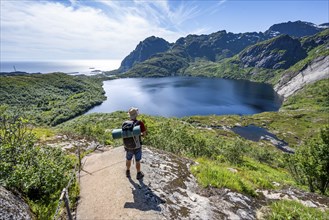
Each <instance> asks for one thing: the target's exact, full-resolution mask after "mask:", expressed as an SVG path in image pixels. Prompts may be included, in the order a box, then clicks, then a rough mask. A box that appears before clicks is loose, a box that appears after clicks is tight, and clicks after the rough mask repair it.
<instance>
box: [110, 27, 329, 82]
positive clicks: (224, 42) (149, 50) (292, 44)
mask: <svg viewBox="0 0 329 220" xmlns="http://www.w3.org/2000/svg"><path fill="white" fill-rule="evenodd" d="M325 28H327V24H322V25H318V26H317V25H315V24H313V23H309V22H302V21H296V22H290V21H289V22H287V23H280V24H275V25H273V26H271V27H270V28H269V30H267V31H266V32H264V33H262V32H259V33H257V32H250V33H239V34H234V33H230V32H226V31H225V30H224V31H218V32H215V33H212V34H209V35H206V34H203V35H188V36H186V37H182V38H180V39H178V40H177V41H176V42H175V43H173V44H169V43H168V42H166V41H165V40H163V39H161V38H157V37H149V38H147V39H145V40H144V41H142V42H140V43H139V44H138V45H137V47H136V49H135V50H134V51H133V52H131V53H130V54H129V55H128V56H127V57H126V58H125V59H124V60H123V61H122V63H121V66H120V68H119V69H118V70H117V71H112V72H111V74H113V73H125V72H127V73H126V74H124V75H123V76H130V77H145V76H153V77H154V76H157V77H158V76H171V75H181V74H182V73H183V72H184V71H185V69H186V68H187V67H188V66H189V65H190V64H191V63H192V62H198V61H200V60H204V61H211V62H219V61H221V60H223V59H226V58H230V57H233V56H234V55H236V54H238V53H239V52H241V51H242V50H244V49H245V48H247V47H248V46H251V45H255V47H254V48H253V49H256V48H257V49H256V50H257V51H252V49H250V50H249V51H248V52H251V54H255V52H259V54H257V57H249V58H247V59H246V60H244V62H245V64H246V63H247V65H246V66H247V67H249V66H252V67H260V68H272V69H280V68H283V69H286V68H288V67H289V66H291V65H293V64H294V63H296V62H297V61H299V60H300V59H302V58H304V57H305V56H306V54H305V51H302V49H301V48H300V42H298V40H296V39H293V38H296V37H305V36H310V35H313V34H316V33H318V32H320V31H322V30H324V29H325ZM282 34H284V35H286V36H285V37H282V38H280V39H281V40H280V41H278V40H277V41H275V42H274V44H272V45H270V46H269V47H270V48H264V49H270V50H268V51H267V52H269V53H270V54H267V52H265V54H264V53H262V51H261V50H262V48H259V46H260V45H259V43H260V42H262V41H265V40H268V39H271V38H273V37H276V36H279V35H282ZM287 35H289V36H287ZM320 43H321V42H320ZM265 44H266V43H265ZM318 44H319V42H318V41H309V42H308V41H305V43H303V49H304V50H306V51H307V50H309V49H310V48H312V47H313V48H314V47H315V46H316V45H318ZM257 46H258V47H257ZM159 53H160V54H159ZM154 55H156V56H154ZM245 55H246V54H245ZM269 55H271V56H269ZM267 58H268V60H267ZM256 61H257V64H256V63H255V62H256ZM137 64H138V66H136V65H137ZM133 67H136V68H133Z"/></svg>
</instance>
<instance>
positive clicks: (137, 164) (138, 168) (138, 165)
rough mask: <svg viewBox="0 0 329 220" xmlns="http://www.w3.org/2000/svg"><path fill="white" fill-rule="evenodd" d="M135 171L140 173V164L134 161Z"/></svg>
mask: <svg viewBox="0 0 329 220" xmlns="http://www.w3.org/2000/svg"><path fill="white" fill-rule="evenodd" d="M136 170H137V173H138V172H140V171H141V162H140V161H138V162H137V161H136Z"/></svg>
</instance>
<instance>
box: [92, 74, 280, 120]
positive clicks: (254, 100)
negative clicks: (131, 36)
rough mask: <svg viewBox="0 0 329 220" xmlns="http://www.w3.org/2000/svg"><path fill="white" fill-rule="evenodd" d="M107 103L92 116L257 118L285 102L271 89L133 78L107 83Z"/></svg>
mask: <svg viewBox="0 0 329 220" xmlns="http://www.w3.org/2000/svg"><path fill="white" fill-rule="evenodd" d="M104 89H105V91H106V96H107V100H106V101H105V102H103V103H102V104H101V105H99V106H96V107H94V108H93V109H91V110H90V111H89V112H88V113H92V112H104V113H105V112H114V111H117V110H123V111H127V110H128V109H129V108H130V107H132V106H133V107H138V108H139V111H140V113H143V114H149V115H158V116H165V117H171V116H174V117H183V116H191V115H210V114H215V115H226V114H239V115H247V114H255V113H260V112H265V111H277V110H278V109H279V108H280V106H281V100H280V98H279V96H278V95H277V94H276V93H275V91H274V90H273V88H272V87H271V86H270V85H267V84H262V83H254V82H249V81H244V80H228V79H214V78H195V77H167V78H133V79H116V80H110V81H105V82H104Z"/></svg>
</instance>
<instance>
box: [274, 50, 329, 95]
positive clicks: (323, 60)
mask: <svg viewBox="0 0 329 220" xmlns="http://www.w3.org/2000/svg"><path fill="white" fill-rule="evenodd" d="M327 78H329V56H322V57H318V58H316V59H315V60H313V61H312V62H311V63H310V64H308V65H307V66H305V67H304V68H303V70H302V71H300V72H298V73H291V74H287V75H285V76H283V77H282V78H281V80H280V82H279V83H278V84H277V85H276V86H275V87H274V90H275V91H276V92H277V93H278V94H279V95H281V96H283V97H284V98H287V97H289V96H291V95H292V94H294V93H295V92H297V91H298V90H300V89H302V88H303V87H304V86H305V85H307V84H309V83H312V82H316V81H318V80H321V79H327Z"/></svg>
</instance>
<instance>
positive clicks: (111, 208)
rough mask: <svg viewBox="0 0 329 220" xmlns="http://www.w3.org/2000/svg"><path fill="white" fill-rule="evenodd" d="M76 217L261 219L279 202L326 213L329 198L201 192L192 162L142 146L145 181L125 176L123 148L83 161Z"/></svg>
mask: <svg viewBox="0 0 329 220" xmlns="http://www.w3.org/2000/svg"><path fill="white" fill-rule="evenodd" d="M83 163H84V166H83V169H84V171H81V175H80V200H79V202H78V207H77V210H76V219H77V220H83V219H86V220H87V219H88V220H91V219H102V220H110V219H136V220H137V219H234V220H236V219H259V218H261V217H260V216H262V212H261V211H259V210H262V207H263V206H266V205H268V202H270V201H274V200H279V199H283V198H285V199H293V200H299V201H300V202H302V203H303V204H305V205H307V206H310V207H318V208H323V209H328V205H327V204H329V198H328V197H321V196H318V195H315V194H310V193H305V192H301V191H299V190H294V189H290V188H289V189H282V190H271V191H268V190H263V191H259V194H260V196H259V197H258V198H253V197H248V196H245V195H242V194H239V193H236V192H232V191H231V190H229V189H215V188H207V189H200V188H199V187H198V185H197V183H196V180H195V178H194V177H193V176H192V174H191V173H190V172H189V167H190V166H191V165H192V164H193V162H192V161H190V160H188V159H185V158H181V157H177V156H176V155H173V154H170V153H167V152H163V151H160V150H157V149H154V148H148V147H143V159H142V170H143V172H144V173H145V177H144V179H143V180H140V181H138V180H137V179H136V169H135V167H134V165H133V167H132V169H131V176H132V177H131V178H130V179H128V178H126V176H125V151H124V149H123V147H119V148H113V149H110V150H106V151H98V152H97V151H96V152H95V153H93V154H90V155H88V156H86V157H85V158H84V160H83Z"/></svg>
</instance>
